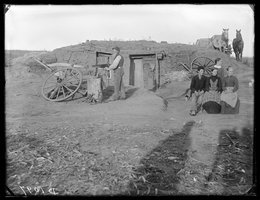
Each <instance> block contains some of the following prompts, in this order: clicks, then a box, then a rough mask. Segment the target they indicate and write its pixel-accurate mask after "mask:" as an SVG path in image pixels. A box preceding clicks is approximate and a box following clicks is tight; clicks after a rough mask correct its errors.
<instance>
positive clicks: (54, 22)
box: [5, 4, 255, 57]
mask: <svg viewBox="0 0 260 200" xmlns="http://www.w3.org/2000/svg"><path fill="white" fill-rule="evenodd" d="M254 23H255V22H254V12H253V10H252V9H251V8H250V6H249V5H247V4H206V5H195V4H157V5H153V4H145V5H137V4H134V5H11V7H10V9H9V10H8V12H7V13H6V14H5V49H8V50H11V49H17V50H47V51H52V50H54V49H56V48H60V47H65V46H69V45H75V44H79V43H82V42H85V41H86V40H122V41H127V40H153V41H156V42H161V41H167V42H168V43H183V44H193V43H195V42H196V40H197V39H199V38H209V37H212V36H213V35H221V33H222V30H223V29H224V28H225V29H226V28H228V29H229V43H232V40H233V39H234V38H235V37H236V30H240V29H241V33H242V37H243V40H244V51H243V56H249V57H252V56H254V38H255V30H254Z"/></svg>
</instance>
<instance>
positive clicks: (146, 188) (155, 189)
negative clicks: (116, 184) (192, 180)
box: [127, 121, 195, 195]
mask: <svg viewBox="0 0 260 200" xmlns="http://www.w3.org/2000/svg"><path fill="white" fill-rule="evenodd" d="M194 124H195V122H194V121H190V122H188V123H186V124H185V125H184V126H183V128H182V130H181V131H180V132H174V131H173V132H172V134H171V136H169V137H168V138H167V139H165V140H163V141H161V142H160V143H159V145H158V146H157V147H156V148H154V149H153V150H152V151H151V152H149V153H148V154H147V155H146V156H145V157H144V158H142V159H141V161H140V167H138V168H136V169H133V170H134V172H135V173H134V174H135V177H134V179H133V180H132V181H131V182H130V183H129V189H128V191H127V194H128V195H172V194H177V192H178V191H177V189H176V185H177V184H178V175H177V173H178V172H179V171H180V170H181V169H182V168H183V167H184V165H185V160H186V159H187V156H188V155H187V152H188V149H189V146H190V144H191V141H190V137H189V133H190V131H191V128H192V127H193V125H194Z"/></svg>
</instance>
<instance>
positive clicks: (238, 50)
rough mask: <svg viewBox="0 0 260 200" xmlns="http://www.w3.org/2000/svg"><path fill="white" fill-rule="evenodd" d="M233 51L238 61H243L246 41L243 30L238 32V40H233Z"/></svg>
mask: <svg viewBox="0 0 260 200" xmlns="http://www.w3.org/2000/svg"><path fill="white" fill-rule="evenodd" d="M232 45H233V50H234V53H235V55H236V60H237V61H242V52H243V48H244V41H243V38H242V35H241V29H240V30H236V38H234V39H233V43H232Z"/></svg>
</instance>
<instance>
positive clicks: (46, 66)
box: [33, 57, 55, 72]
mask: <svg viewBox="0 0 260 200" xmlns="http://www.w3.org/2000/svg"><path fill="white" fill-rule="evenodd" d="M33 59H34V60H35V61H37V62H38V63H40V64H41V65H42V66H44V67H45V68H47V69H48V70H50V71H51V72H53V71H55V70H54V69H52V68H50V67H49V66H48V65H46V64H44V63H43V62H41V61H40V60H39V59H38V58H36V57H33Z"/></svg>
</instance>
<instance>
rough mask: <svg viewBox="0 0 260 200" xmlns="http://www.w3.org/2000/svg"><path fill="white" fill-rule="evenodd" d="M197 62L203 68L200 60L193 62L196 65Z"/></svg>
mask: <svg viewBox="0 0 260 200" xmlns="http://www.w3.org/2000/svg"><path fill="white" fill-rule="evenodd" d="M195 62H197V63H198V64H199V66H202V64H201V63H200V62H199V61H198V60H195V61H194V62H193V64H195Z"/></svg>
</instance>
